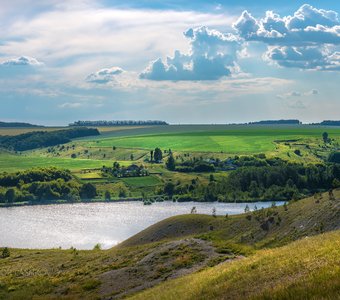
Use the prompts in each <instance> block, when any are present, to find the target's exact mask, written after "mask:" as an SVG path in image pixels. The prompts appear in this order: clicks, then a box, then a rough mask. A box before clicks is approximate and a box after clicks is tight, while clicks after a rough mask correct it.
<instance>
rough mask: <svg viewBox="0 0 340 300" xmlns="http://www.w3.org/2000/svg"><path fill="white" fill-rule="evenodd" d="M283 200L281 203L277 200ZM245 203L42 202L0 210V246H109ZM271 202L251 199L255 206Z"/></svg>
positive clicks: (230, 211)
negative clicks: (160, 225) (164, 224)
mask: <svg viewBox="0 0 340 300" xmlns="http://www.w3.org/2000/svg"><path fill="white" fill-rule="evenodd" d="M277 204H278V205H279V204H282V203H277ZM246 205H247V204H246V203H201V202H185V203H173V202H170V201H167V202H159V203H154V204H152V205H143V203H142V202H118V203H78V204H62V205H37V206H23V207H10V208H1V209H0V247H1V246H2V247H3V246H7V247H16V248H57V247H61V248H70V247H71V246H73V247H76V248H77V249H92V248H93V247H94V245H95V244H97V243H100V244H101V245H102V247H103V248H109V247H112V246H114V245H116V244H117V243H119V242H121V241H123V240H125V239H127V238H129V237H131V236H132V235H134V234H136V233H138V232H139V231H141V230H143V229H145V228H146V227H148V226H150V225H152V224H154V223H156V222H158V221H161V220H163V219H165V218H168V217H171V216H175V215H181V214H188V213H190V211H191V208H192V207H193V206H196V209H197V213H201V214H211V213H212V210H213V208H215V209H216V213H217V214H219V215H225V214H226V213H228V214H230V215H231V214H238V213H242V212H244V208H245V206H246ZM255 205H256V206H257V207H258V208H261V207H269V206H271V203H270V202H258V203H251V204H250V203H248V206H249V207H250V209H253V208H254V206H255Z"/></svg>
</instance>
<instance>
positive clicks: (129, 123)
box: [69, 120, 169, 126]
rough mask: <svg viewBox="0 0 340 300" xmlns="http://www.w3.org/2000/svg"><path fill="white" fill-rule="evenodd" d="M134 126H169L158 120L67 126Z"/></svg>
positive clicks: (77, 123) (83, 122) (86, 122)
mask: <svg viewBox="0 0 340 300" xmlns="http://www.w3.org/2000/svg"><path fill="white" fill-rule="evenodd" d="M136 125H169V124H168V123H167V122H165V121H159V120H146V121H134V120H121V121H119V120H116V121H115V120H113V121H104V120H100V121H76V122H74V123H71V124H69V126H136Z"/></svg>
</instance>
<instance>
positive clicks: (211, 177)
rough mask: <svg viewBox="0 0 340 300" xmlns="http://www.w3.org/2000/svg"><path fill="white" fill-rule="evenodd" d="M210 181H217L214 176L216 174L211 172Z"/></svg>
mask: <svg viewBox="0 0 340 300" xmlns="http://www.w3.org/2000/svg"><path fill="white" fill-rule="evenodd" d="M209 181H210V182H213V181H215V178H214V175H213V174H210V176H209Z"/></svg>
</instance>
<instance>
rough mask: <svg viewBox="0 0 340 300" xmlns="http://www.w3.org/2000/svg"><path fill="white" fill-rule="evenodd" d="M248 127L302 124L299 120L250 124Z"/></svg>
mask: <svg viewBox="0 0 340 300" xmlns="http://www.w3.org/2000/svg"><path fill="white" fill-rule="evenodd" d="M247 124H248V125H299V124H302V122H301V121H299V120H294V119H293V120H264V121H258V122H249V123H247Z"/></svg>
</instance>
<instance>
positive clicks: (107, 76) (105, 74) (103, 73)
mask: <svg viewBox="0 0 340 300" xmlns="http://www.w3.org/2000/svg"><path fill="white" fill-rule="evenodd" d="M123 72H124V70H123V69H122V68H119V67H112V68H108V69H101V70H99V71H97V72H94V73H91V74H90V75H89V76H87V78H86V81H87V82H92V83H97V84H105V83H108V82H112V81H115V79H116V77H117V75H120V74H122V73H123Z"/></svg>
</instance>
